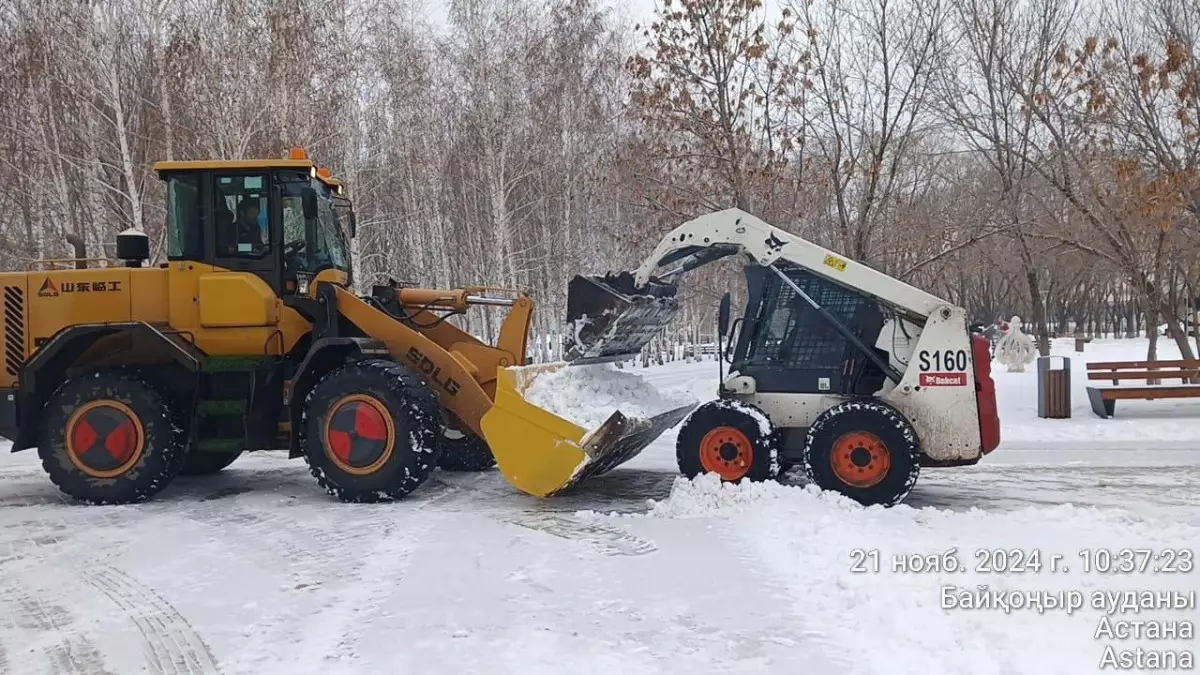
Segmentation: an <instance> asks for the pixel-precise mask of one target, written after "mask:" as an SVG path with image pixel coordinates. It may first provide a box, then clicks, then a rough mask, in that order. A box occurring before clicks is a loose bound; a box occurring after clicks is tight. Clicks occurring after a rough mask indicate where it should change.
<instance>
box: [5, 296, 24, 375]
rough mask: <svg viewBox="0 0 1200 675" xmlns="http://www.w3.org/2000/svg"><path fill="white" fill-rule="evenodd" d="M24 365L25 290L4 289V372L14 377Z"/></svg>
mask: <svg viewBox="0 0 1200 675" xmlns="http://www.w3.org/2000/svg"><path fill="white" fill-rule="evenodd" d="M24 363H25V290H24V289H23V288H21V287H20V286H5V287H4V370H5V372H7V373H8V374H9V375H12V376H13V377H16V376H17V374H18V373H20V372H21V366H22V364H24Z"/></svg>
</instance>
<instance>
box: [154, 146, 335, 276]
mask: <svg viewBox="0 0 1200 675" xmlns="http://www.w3.org/2000/svg"><path fill="white" fill-rule="evenodd" d="M155 171H156V172H157V173H158V174H159V177H160V178H162V180H164V181H165V182H166V184H167V223H166V225H167V261H168V262H167V264H166V265H165V266H166V267H170V266H171V265H172V264H176V263H186V262H193V263H199V264H202V265H212V266H213V267H215V268H217V269H219V270H228V271H234V272H248V273H251V274H253V275H255V276H257V277H259V278H260V279H262V280H263V281H264V282H265V283H266V284H267V286H269V288H270V289H271V291H272V292H273V293H274V294H275V295H277V296H281V297H286V296H290V295H305V294H306V293H307V289H308V287H309V285H310V284H311V283H312V281H313V280H314V279H315V278H316V277H317V275H319V274H322V273H324V272H326V271H327V270H328V271H330V272H329V273H327V274H323V275H322V276H323V277H326V278H330V279H332V280H335V281H337V282H339V283H342V284H345V285H350V283H351V282H352V279H351V265H350V247H349V244H348V240H347V236H346V235H347V232H349V233H350V234H351V235H352V234H353V230H354V214H353V208H352V206H351V203H350V200H349V199H348V198H346V197H345V196H344V194H343V191H344V189H343V187H342V184H341V183H340V182H339V181H337V180H335V179H333V178H331V177H330V176H329V173H328V171H327V170H324V169H318V168H317V167H316V166H315V165H314V164H313V163H312V161H311V160H309V159H307V157H306V156H303V154H302V153H295V152H293V154H292V156H290V157H289V158H288V159H285V160H274V161H272V160H263V161H195V162H160V163H158V164H156V165H155Z"/></svg>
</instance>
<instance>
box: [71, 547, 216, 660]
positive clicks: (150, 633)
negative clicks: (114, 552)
mask: <svg viewBox="0 0 1200 675" xmlns="http://www.w3.org/2000/svg"><path fill="white" fill-rule="evenodd" d="M84 579H85V581H86V582H87V583H88V584H89V585H90V586H92V587H93V588H96V589H97V590H99V591H100V592H101V593H103V594H104V595H105V596H107V597H108V598H109V599H110V600H112V602H113V604H115V605H116V606H117V607H120V608H121V609H122V610H123V611H124V612H125V613H126V615H128V616H129V617H130V619H132V620H133V622H134V625H136V626H137V629H138V632H139V633H140V634H141V636H142V640H143V645H142V646H143V653H144V654H145V656H146V664H147V665H148V666H149V667H150V668H151V669H152V672H154V673H159V674H161V675H169V674H175V673H178V674H180V675H182V674H184V673H186V674H188V675H203V674H204V673H217V672H220V671H219V669H218V668H217V662H216V658H215V657H214V656H213V654H212V650H210V649H209V647H208V645H207V644H205V642H204V641H203V640H202V639H200V636H199V634H197V633H196V630H195V629H194V628H193V627H192V625H191V624H190V623H189V622H188V620H187V619H186V618H184V616H183V615H182V614H180V613H179V611H178V610H176V609H175V607H174V606H172V605H171V603H169V602H167V601H166V600H165V599H163V597H162V596H161V595H159V594H158V593H157V592H156V591H155V590H154V589H153V588H151V587H150V586H147V585H144V584H137V583H133V582H130V581H128V580H127V579H126V577H125V575H124V574H123V573H114V572H112V571H111V570H110V569H108V568H99V569H97V570H93V571H91V572H89V573H87V574H86V575H85V577H84Z"/></svg>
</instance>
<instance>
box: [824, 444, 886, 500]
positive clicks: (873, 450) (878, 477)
mask: <svg viewBox="0 0 1200 675" xmlns="http://www.w3.org/2000/svg"><path fill="white" fill-rule="evenodd" d="M829 464H830V467H831V468H832V469H833V473H834V475H835V476H837V477H838V479H839V480H841V481H842V482H843V483H845V484H846V485H849V486H851V487H856V488H869V487H873V486H875V485H878V484H879V483H880V482H881V481H882V480H883V478H884V476H887V474H888V470H889V469H891V468H892V453H891V452H889V451H888V447H887V444H886V443H884V442H883V441H881V440H879V437H878V436H876V435H875V434H872V433H870V432H867V431H851V432H849V433H846V434H842V436H841V437H840V438H838V439H837V440H836V441H834V442H833V453H832V454H831V455H830V457H829Z"/></svg>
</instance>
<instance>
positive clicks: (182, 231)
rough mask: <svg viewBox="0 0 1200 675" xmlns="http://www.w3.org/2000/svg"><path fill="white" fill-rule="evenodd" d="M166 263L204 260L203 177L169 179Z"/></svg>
mask: <svg viewBox="0 0 1200 675" xmlns="http://www.w3.org/2000/svg"><path fill="white" fill-rule="evenodd" d="M167 259H168V260H203V259H204V227H203V223H202V222H201V220H200V177H199V176H197V175H195V174H181V175H176V176H170V177H168V178H167Z"/></svg>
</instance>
